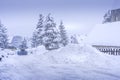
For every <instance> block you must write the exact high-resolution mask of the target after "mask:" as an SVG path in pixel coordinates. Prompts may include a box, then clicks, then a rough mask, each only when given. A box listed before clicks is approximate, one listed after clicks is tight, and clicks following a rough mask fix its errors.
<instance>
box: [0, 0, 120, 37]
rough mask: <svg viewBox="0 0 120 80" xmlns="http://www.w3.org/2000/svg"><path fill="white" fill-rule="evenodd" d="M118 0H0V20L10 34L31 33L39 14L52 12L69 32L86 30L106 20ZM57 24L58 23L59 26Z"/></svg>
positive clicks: (84, 32) (29, 34)
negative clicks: (107, 13)
mask: <svg viewBox="0 0 120 80" xmlns="http://www.w3.org/2000/svg"><path fill="white" fill-rule="evenodd" d="M119 3H120V1H119V0H0V20H1V22H2V24H4V26H6V27H7V29H8V34H9V36H14V35H20V36H25V37H26V36H27V37H31V35H32V33H33V31H34V29H35V28H36V25H37V22H38V19H39V14H43V15H47V14H48V13H51V14H52V16H53V17H54V20H55V22H56V23H57V24H58V25H59V23H60V21H61V20H62V21H63V22H64V25H65V27H66V29H67V32H68V34H87V33H89V32H90V31H91V29H92V28H93V27H94V26H95V25H96V24H100V23H102V21H103V16H104V14H105V13H106V12H107V11H108V10H109V9H113V8H119ZM58 25H57V26H58Z"/></svg>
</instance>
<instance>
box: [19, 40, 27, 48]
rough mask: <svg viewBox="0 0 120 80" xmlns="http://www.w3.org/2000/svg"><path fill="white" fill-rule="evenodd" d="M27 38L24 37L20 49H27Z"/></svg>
mask: <svg viewBox="0 0 120 80" xmlns="http://www.w3.org/2000/svg"><path fill="white" fill-rule="evenodd" d="M27 48H28V47H27V40H26V39H25V38H24V39H23V41H22V43H21V45H20V49H27Z"/></svg>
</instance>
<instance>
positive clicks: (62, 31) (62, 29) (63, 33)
mask: <svg viewBox="0 0 120 80" xmlns="http://www.w3.org/2000/svg"><path fill="white" fill-rule="evenodd" d="M59 30H60V37H61V40H60V44H62V46H66V45H67V44H68V37H67V34H66V30H65V27H64V25H63V22H62V21H61V22H60V25H59Z"/></svg>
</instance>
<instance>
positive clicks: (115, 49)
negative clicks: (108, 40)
mask: <svg viewBox="0 0 120 80" xmlns="http://www.w3.org/2000/svg"><path fill="white" fill-rule="evenodd" d="M93 47H95V48H96V49H97V50H99V51H100V52H103V53H105V54H109V55H120V46H103V45H93Z"/></svg>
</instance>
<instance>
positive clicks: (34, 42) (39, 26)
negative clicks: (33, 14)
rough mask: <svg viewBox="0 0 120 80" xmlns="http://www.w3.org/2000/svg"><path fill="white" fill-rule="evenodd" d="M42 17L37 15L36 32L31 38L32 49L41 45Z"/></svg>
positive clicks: (42, 32)
mask: <svg viewBox="0 0 120 80" xmlns="http://www.w3.org/2000/svg"><path fill="white" fill-rule="evenodd" d="M43 18H44V16H43V15H42V14H40V15H39V21H38V24H37V27H36V30H35V31H34V33H33V37H32V47H37V46H40V45H42V44H43V39H42V38H43V34H44V19H43Z"/></svg>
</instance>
